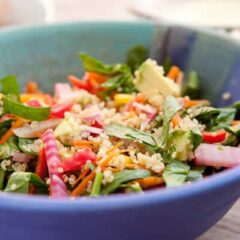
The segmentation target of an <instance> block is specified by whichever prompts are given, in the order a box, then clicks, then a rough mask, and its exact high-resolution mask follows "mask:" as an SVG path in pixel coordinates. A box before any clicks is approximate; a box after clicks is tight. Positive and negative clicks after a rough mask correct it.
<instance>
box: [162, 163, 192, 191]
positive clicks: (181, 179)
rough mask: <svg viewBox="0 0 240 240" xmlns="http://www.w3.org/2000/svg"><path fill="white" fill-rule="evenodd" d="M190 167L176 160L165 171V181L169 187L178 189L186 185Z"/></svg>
mask: <svg viewBox="0 0 240 240" xmlns="http://www.w3.org/2000/svg"><path fill="white" fill-rule="evenodd" d="M189 170H190V166H189V165H188V164H186V163H183V162H181V161H177V160H174V161H172V162H171V163H169V164H168V165H167V166H166V168H165V169H164V171H163V179H164V181H165V183H166V185H167V187H178V186H181V185H183V184H184V183H185V181H186V179H187V176H188V173H189Z"/></svg>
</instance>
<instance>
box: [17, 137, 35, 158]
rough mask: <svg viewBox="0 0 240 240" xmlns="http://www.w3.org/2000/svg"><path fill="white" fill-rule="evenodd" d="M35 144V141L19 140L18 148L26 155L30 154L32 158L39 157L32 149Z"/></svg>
mask: <svg viewBox="0 0 240 240" xmlns="http://www.w3.org/2000/svg"><path fill="white" fill-rule="evenodd" d="M33 143H34V140H33V139H28V138H19V140H18V147H19V149H20V150H21V151H22V152H24V153H27V154H30V155H32V156H37V155H38V152H36V151H33V149H32V148H31V145H32V144H33Z"/></svg>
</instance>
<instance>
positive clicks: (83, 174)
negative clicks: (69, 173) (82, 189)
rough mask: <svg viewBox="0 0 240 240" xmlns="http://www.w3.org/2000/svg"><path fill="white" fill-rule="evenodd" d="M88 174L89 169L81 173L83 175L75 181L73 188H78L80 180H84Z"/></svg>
mask: <svg viewBox="0 0 240 240" xmlns="http://www.w3.org/2000/svg"><path fill="white" fill-rule="evenodd" d="M88 172H89V168H85V169H84V170H83V171H82V172H81V174H80V175H79V177H78V178H77V179H76V180H75V182H74V184H73V186H76V185H77V183H78V182H79V181H80V180H82V179H83V178H85V177H86V175H87V174H88Z"/></svg>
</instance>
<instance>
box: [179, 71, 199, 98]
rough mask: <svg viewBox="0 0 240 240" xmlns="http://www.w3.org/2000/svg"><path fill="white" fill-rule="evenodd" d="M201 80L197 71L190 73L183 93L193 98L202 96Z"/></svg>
mask: <svg viewBox="0 0 240 240" xmlns="http://www.w3.org/2000/svg"><path fill="white" fill-rule="evenodd" d="M200 94H201V93H200V80H199V76H198V74H197V72H196V71H190V72H189V73H188V77H187V81H186V85H185V86H184V91H183V95H184V96H189V97H190V98H191V99H199V98H200Z"/></svg>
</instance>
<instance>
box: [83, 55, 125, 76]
mask: <svg viewBox="0 0 240 240" xmlns="http://www.w3.org/2000/svg"><path fill="white" fill-rule="evenodd" d="M80 58H81V59H82V61H83V66H84V69H85V70H86V71H88V72H96V73H101V74H105V75H113V74H116V73H119V72H120V71H121V69H122V64H113V65H109V64H105V63H102V62H101V61H99V60H98V59H96V58H93V57H91V56H89V55H87V54H85V53H80Z"/></svg>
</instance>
